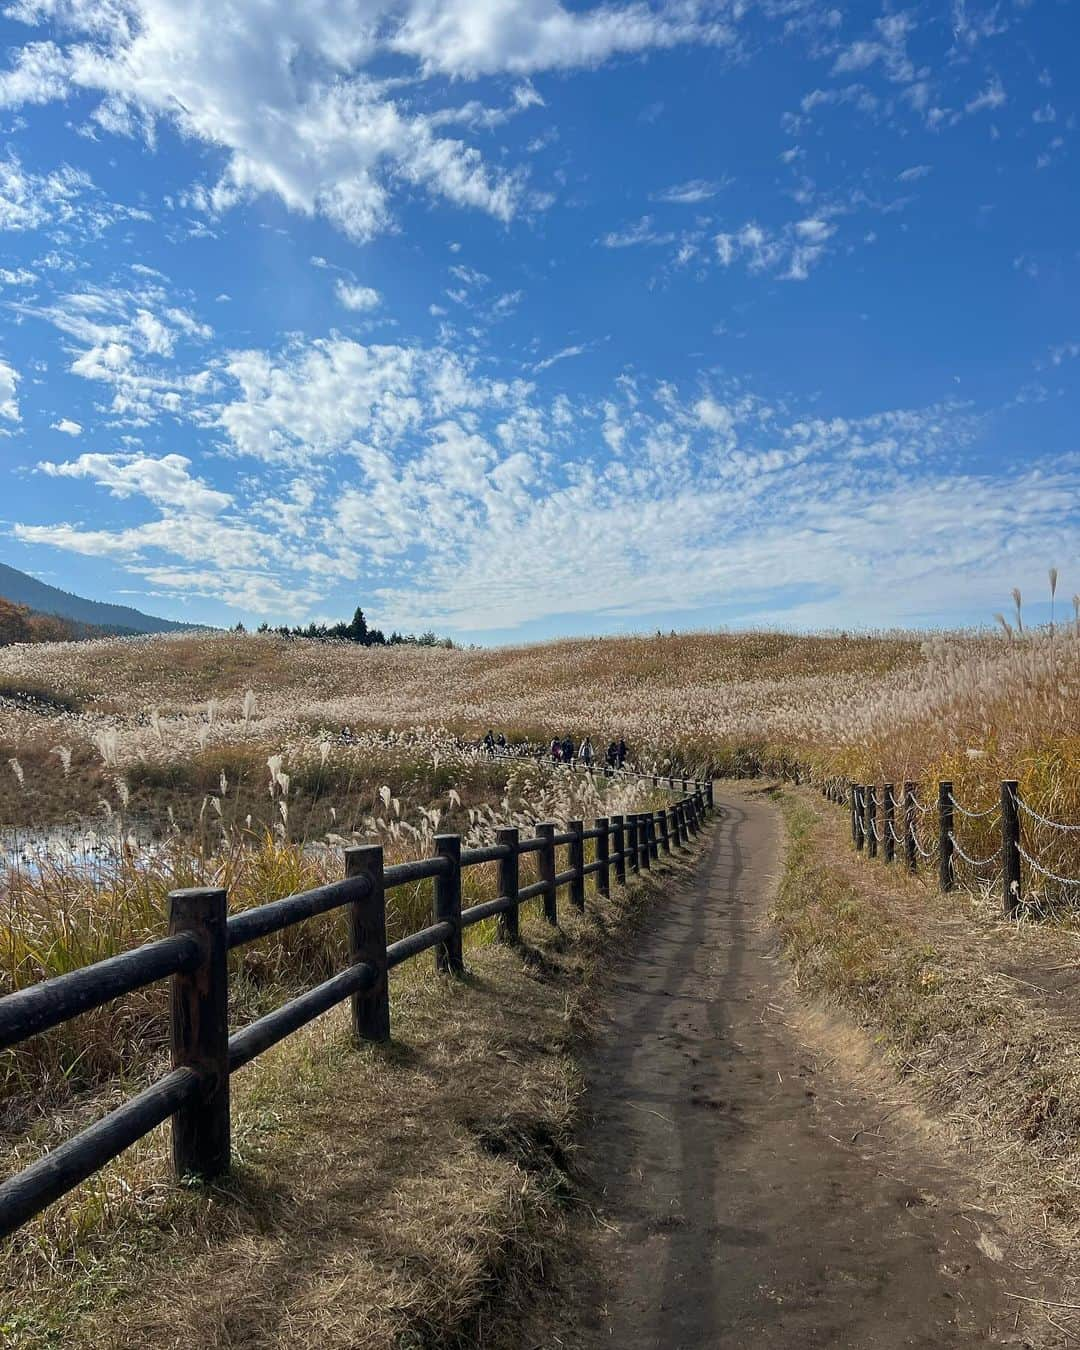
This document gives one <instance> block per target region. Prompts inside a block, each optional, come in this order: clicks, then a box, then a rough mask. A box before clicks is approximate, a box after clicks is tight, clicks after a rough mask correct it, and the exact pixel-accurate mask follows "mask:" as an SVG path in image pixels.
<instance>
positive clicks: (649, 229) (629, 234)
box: [600, 216, 675, 248]
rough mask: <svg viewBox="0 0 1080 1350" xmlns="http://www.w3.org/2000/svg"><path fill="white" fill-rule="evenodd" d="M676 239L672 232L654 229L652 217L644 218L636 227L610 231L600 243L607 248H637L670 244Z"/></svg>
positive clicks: (631, 226)
mask: <svg viewBox="0 0 1080 1350" xmlns="http://www.w3.org/2000/svg"><path fill="white" fill-rule="evenodd" d="M674 239H675V235H674V234H672V233H671V232H670V231H663V232H661V231H657V230H655V229H654V228H653V218H652V216H642V217H641V219H640V220H639V221H638V222H637V224H636V225H630V226H628V227H627V228H626V229H625V230H611V231H609V233H607V234H605V235H604V236H603V238H602V239H601V240H600V242H601V243H602V244H603V246H604V247H605V248H636V247H637V246H638V245H639V244H670V243H672V242H673V240H674Z"/></svg>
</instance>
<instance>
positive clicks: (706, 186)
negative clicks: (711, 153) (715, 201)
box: [656, 178, 731, 206]
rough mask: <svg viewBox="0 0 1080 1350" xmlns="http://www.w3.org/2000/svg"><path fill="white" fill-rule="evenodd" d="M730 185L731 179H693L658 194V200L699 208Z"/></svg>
mask: <svg viewBox="0 0 1080 1350" xmlns="http://www.w3.org/2000/svg"><path fill="white" fill-rule="evenodd" d="M730 183H731V180H730V179H725V180H724V181H723V182H713V181H710V180H708V179H705V178H691V179H690V181H689V182H686V183H676V184H675V186H674V187H669V188H665V189H664V191H663V192H658V193H657V194H656V200H657V201H658V202H672V203H674V204H676V205H678V206H697V205H698V204H699V203H700V202H707V201H708V200H709V199H710V198H711V197H715V196H716V194H717V193H718V192H720V191H722V190H723V189H724V188H725V187H728V186H730Z"/></svg>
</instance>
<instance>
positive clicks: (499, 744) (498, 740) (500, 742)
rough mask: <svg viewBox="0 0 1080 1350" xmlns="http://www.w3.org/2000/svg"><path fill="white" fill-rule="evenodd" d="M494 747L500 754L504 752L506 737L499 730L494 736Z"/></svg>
mask: <svg viewBox="0 0 1080 1350" xmlns="http://www.w3.org/2000/svg"><path fill="white" fill-rule="evenodd" d="M495 748H496V749H497V750H498V752H499V754H500V755H505V754H506V737H505V736H504V735H503V733H502V732H501V731H500V732H499V734H498V735H497V736H496V737H495Z"/></svg>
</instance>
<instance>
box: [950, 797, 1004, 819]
mask: <svg viewBox="0 0 1080 1350" xmlns="http://www.w3.org/2000/svg"><path fill="white" fill-rule="evenodd" d="M949 804H950V805H951V806H952V807H954V808H955V809H956V810H957V811H959V812H960V814H961V815H962V816H967V818H968V820H980V819H982V817H983V816H992V815H993V814H994V812H995V811H997V810H998V809H999V808H998V805H997V803H996V802H995V803H994V805H993V806H988V807H987V808H986V810H985V811H968V810H967V809H966V808H965V807H963V806H961V805H960V803H959V802H958V801H957V800H956V798H955V797H954V796H953V795H952V793H951V792H950V793H949Z"/></svg>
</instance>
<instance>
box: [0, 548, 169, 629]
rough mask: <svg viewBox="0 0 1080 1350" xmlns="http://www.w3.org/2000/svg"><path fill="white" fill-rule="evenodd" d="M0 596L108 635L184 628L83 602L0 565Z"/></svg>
mask: <svg viewBox="0 0 1080 1350" xmlns="http://www.w3.org/2000/svg"><path fill="white" fill-rule="evenodd" d="M0 595H2V596H6V597H7V599H8V600H10V601H11V602H12V603H13V604H16V605H25V606H26V607H27V609H32V610H35V611H36V612H37V613H39V614H48V615H54V616H57V617H59V618H61V619H70V620H71V621H72V622H73V623H76V624H89V625H90V626H92V627H94V628H101V629H104V630H106V631H107V632H111V633H173V632H179V631H181V630H182V629H184V628H186V627H188V625H186V624H182V623H175V622H174V621H173V620H172V619H158V618H155V617H154V616H153V615H152V614H143V613H142V611H141V610H137V609H132V608H131V607H130V606H129V605H111V604H107V603H105V602H103V601H100V600H87V599H86V598H85V597H84V596H81V595H72V594H71V592H70V591H62V590H60V589H59V588H58V587H56V586H50V585H48V584H47V583H46V582H44V581H39V580H38V579H37V577H32V576H30V575H29V573H27V572H20V571H19V569H18V568H17V567H9V566H8V565H7V564H6V563H0Z"/></svg>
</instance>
